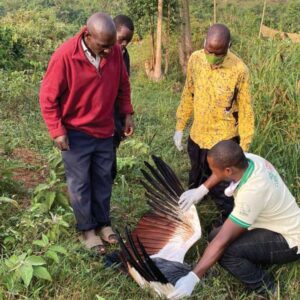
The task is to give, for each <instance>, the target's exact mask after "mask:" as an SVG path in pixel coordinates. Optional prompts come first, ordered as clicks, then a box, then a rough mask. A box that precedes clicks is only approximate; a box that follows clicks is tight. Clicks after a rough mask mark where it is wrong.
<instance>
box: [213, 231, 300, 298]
mask: <svg viewBox="0 0 300 300" xmlns="http://www.w3.org/2000/svg"><path fill="white" fill-rule="evenodd" d="M299 258H300V255H297V249H296V248H293V249H290V248H289V246H288V244H287V242H286V240H285V239H284V238H283V236H282V235H281V234H278V233H275V232H273V231H269V230H266V229H254V230H250V231H247V232H245V233H244V234H242V235H241V236H240V237H239V238H238V239H237V240H235V241H234V242H233V243H232V244H231V245H230V246H229V247H228V248H227V249H226V250H225V252H224V254H223V256H222V257H221V259H220V260H219V263H220V265H221V266H222V267H223V268H225V269H226V270H227V271H229V272H230V273H231V274H232V275H233V276H235V277H236V278H237V279H239V280H240V281H242V282H243V283H244V284H245V285H246V286H247V287H248V288H249V289H250V290H253V291H256V292H257V293H260V294H266V293H267V292H268V291H274V289H275V282H274V279H273V276H272V275H271V274H269V273H267V272H265V271H264V270H263V269H262V267H261V266H262V265H265V264H282V263H287V262H292V261H295V260H297V259H299Z"/></svg>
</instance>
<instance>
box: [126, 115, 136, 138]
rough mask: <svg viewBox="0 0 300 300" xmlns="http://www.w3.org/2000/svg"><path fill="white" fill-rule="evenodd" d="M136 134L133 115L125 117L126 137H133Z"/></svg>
mask: <svg viewBox="0 0 300 300" xmlns="http://www.w3.org/2000/svg"><path fill="white" fill-rule="evenodd" d="M133 132H134V123H133V118H132V115H126V117H125V127H124V135H125V136H131V135H132V134H133Z"/></svg>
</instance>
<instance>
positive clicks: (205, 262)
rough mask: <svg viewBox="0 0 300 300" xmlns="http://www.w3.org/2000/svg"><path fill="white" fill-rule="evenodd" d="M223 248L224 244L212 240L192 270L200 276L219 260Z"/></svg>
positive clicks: (224, 247)
mask: <svg viewBox="0 0 300 300" xmlns="http://www.w3.org/2000/svg"><path fill="white" fill-rule="evenodd" d="M225 249H226V244H223V243H220V242H219V241H218V240H216V241H215V240H213V241H212V242H211V243H210V244H209V245H208V247H207V248H206V249H205V251H204V253H203V256H202V257H201V259H200V260H199V261H198V263H197V265H196V266H195V268H194V270H193V272H194V273H196V274H197V276H198V277H199V278H201V277H202V276H203V275H204V274H205V273H206V272H207V271H208V270H209V269H210V268H211V267H212V266H213V265H214V264H215V263H216V262H217V261H218V260H219V258H220V257H221V256H222V254H223V253H224V251H225Z"/></svg>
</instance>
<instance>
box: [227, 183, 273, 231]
mask: <svg viewBox="0 0 300 300" xmlns="http://www.w3.org/2000/svg"><path fill="white" fill-rule="evenodd" d="M266 201H267V195H266V193H265V188H264V187H258V186H252V187H251V188H247V189H246V190H245V191H240V192H239V191H238V195H237V197H236V198H235V200H234V203H235V205H234V208H233V211H232V213H231V214H230V215H229V219H230V220H232V221H233V222H234V223H236V224H237V225H239V226H241V227H243V228H248V227H250V226H251V225H253V223H254V222H255V220H256V219H257V217H258V216H259V214H260V213H261V212H262V210H263V209H264V207H265V205H266Z"/></svg>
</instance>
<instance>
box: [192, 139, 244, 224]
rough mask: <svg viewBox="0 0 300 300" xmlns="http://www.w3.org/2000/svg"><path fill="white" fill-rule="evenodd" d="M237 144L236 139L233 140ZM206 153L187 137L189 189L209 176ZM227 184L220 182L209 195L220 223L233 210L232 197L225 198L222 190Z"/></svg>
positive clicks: (205, 150) (237, 140)
mask: <svg viewBox="0 0 300 300" xmlns="http://www.w3.org/2000/svg"><path fill="white" fill-rule="evenodd" d="M233 140H234V141H236V142H239V139H238V138H237V137H236V138H234V139H233ZM207 152H208V149H201V148H200V147H199V146H198V145H197V144H196V143H195V142H193V140H192V139H191V138H190V137H189V139H188V154H189V157H190V163H191V170H190V173H189V188H190V189H193V188H196V187H198V186H199V185H200V184H202V183H203V182H204V181H205V180H206V179H207V178H208V177H209V176H210V175H211V170H210V168H209V166H208V163H207ZM228 185H229V182H225V181H223V182H220V183H219V184H218V185H216V186H215V187H213V188H212V189H211V190H210V192H209V194H210V195H211V196H212V198H213V200H214V201H215V203H216V205H217V207H218V209H219V210H220V212H221V218H222V220H220V221H221V223H223V222H224V221H225V220H226V218H227V217H228V216H229V214H230V213H231V211H232V209H233V203H234V202H233V197H227V196H225V194H224V190H225V189H226V188H227V187H228Z"/></svg>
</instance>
